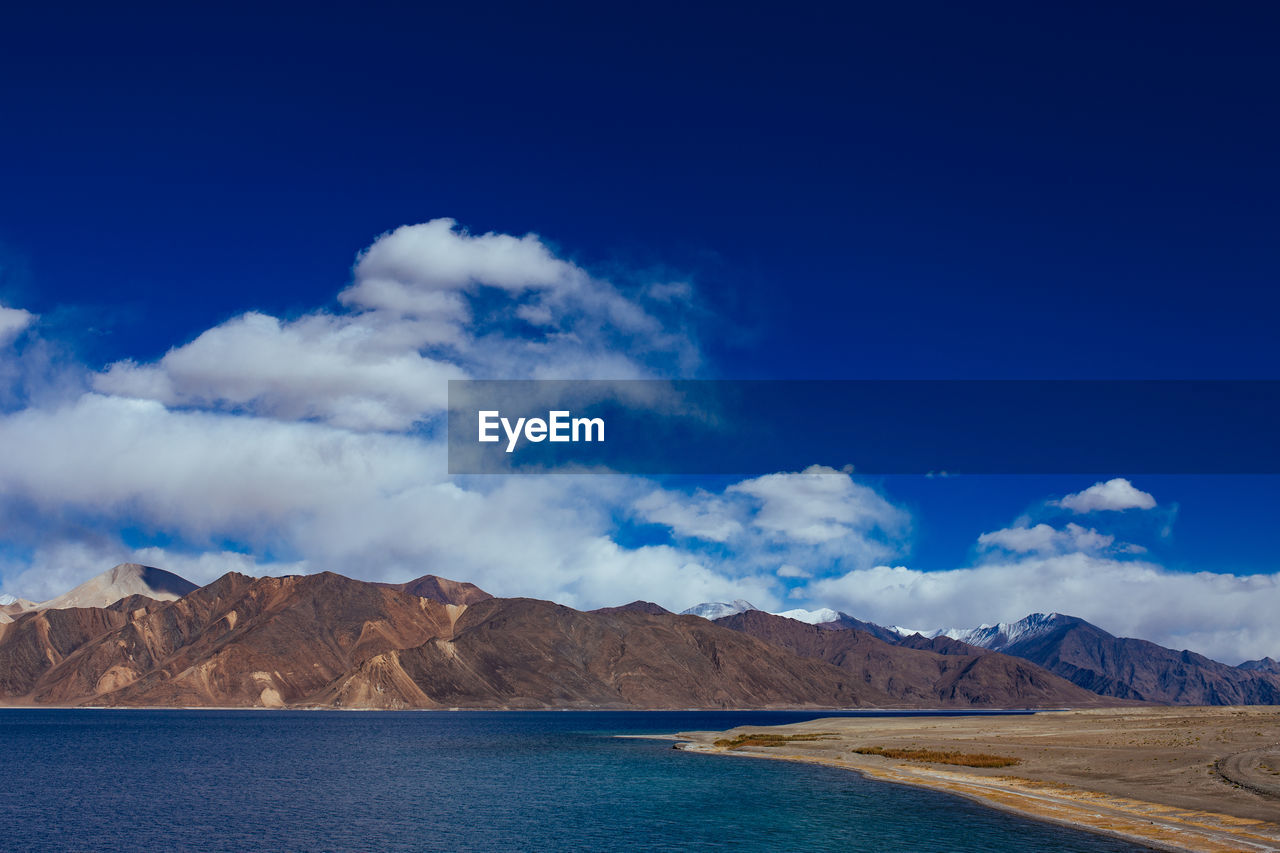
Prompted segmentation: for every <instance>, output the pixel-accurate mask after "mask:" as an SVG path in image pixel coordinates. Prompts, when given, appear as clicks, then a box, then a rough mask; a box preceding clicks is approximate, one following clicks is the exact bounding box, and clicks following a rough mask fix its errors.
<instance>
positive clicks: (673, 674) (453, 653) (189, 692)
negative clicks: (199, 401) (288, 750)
mask: <svg viewBox="0 0 1280 853" xmlns="http://www.w3.org/2000/svg"><path fill="white" fill-rule="evenodd" d="M0 629H2V633H0V672H3V673H4V678H3V680H2V681H0V690H2V691H3V693H4V695H5V696H6V697H7V698H8V699H9V700H10V701H23V702H35V703H57V704H86V703H87V704H101V705H160V706H174V705H182V706H186V705H204V706H275V705H291V706H330V707H334V706H336V707H352V706H355V707H374V708H406V707H412V708H434V707H471V708H502V707H513V708H551V707H580V708H592V707H612V708H628V707H635V708H661V707H703V708H717V707H771V706H820V707H850V706H864V705H877V706H883V705H888V704H894V700H893V699H892V697H890V696H888V695H886V694H884V693H881V692H880V691H878V690H876V689H875V688H873V687H870V686H868V685H865V684H861V683H856V682H855V681H854V680H852V679H850V678H849V676H848V674H847V673H846V672H844V671H842V670H840V669H838V668H836V667H834V666H831V665H830V664H827V663H825V662H823V661H819V660H809V659H802V658H799V657H796V656H795V655H792V654H789V653H788V652H786V651H784V650H782V649H779V648H776V647H773V646H769V645H768V644H766V643H764V642H762V641H760V640H757V639H755V638H753V637H749V636H746V635H744V634H741V633H739V632H735V631H731V630H728V629H726V628H723V627H720V626H716V625H713V624H711V623H709V622H707V621H706V620H703V619H699V618H696V617H680V616H673V615H670V614H665V615H650V614H647V613H638V612H619V613H609V614H593V613H581V612H579V611H576V610H572V609H570V608H567V607H561V606H559V605H556V604H552V603H550V602H545V601H534V600H530V599H493V598H490V599H486V600H482V601H480V602H478V603H476V604H472V605H454V604H442V603H440V602H437V601H433V600H430V599H426V598H422V597H420V596H417V595H413V594H410V593H407V592H403V591H401V590H399V589H394V588H391V587H386V586H380V585H377V584H372V583H364V582H361V581H354V580H351V579H349V578H345V577H342V576H340V575H335V574H331V573H324V574H319V575H306V576H294V577H285V578H270V577H269V578H257V579H255V578H249V577H246V576H244V575H238V574H229V575H225V576H223V577H222V578H220V579H218V580H217V581H215V582H214V583H212V584H210V585H208V586H206V587H203V588H200V589H198V590H196V591H195V592H192V593H190V594H188V595H186V596H185V597H183V598H182V599H179V600H177V601H174V602H156V601H153V600H148V599H142V598H134V599H130V600H125V601H121V602H118V603H117V604H114V605H112V606H111V607H108V608H75V609H70V610H60V611H42V612H36V613H28V614H23V615H22V616H20V617H19V618H18V619H17V620H16V621H14V622H13V623H9V624H6V625H3V626H0Z"/></svg>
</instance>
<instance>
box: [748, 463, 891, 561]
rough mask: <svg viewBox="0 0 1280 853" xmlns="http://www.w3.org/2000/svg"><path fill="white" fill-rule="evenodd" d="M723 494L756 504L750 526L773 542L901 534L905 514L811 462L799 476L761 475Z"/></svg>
mask: <svg viewBox="0 0 1280 853" xmlns="http://www.w3.org/2000/svg"><path fill="white" fill-rule="evenodd" d="M726 494H739V495H748V496H750V497H752V498H754V499H755V500H756V501H757V502H758V503H759V511H758V512H757V513H756V515H755V517H754V518H753V520H752V525H753V526H755V527H756V528H758V529H760V530H762V531H764V532H766V533H768V534H769V535H770V536H772V537H774V538H775V539H778V540H784V541H785V540H790V541H795V542H802V543H810V544H814V543H823V542H829V541H832V540H836V539H841V538H844V537H847V536H850V535H855V534H866V533H869V532H871V531H873V530H881V531H884V532H886V533H888V534H890V535H892V536H894V537H899V536H902V535H904V534H905V532H906V530H907V528H908V522H909V517H908V516H907V514H906V513H905V512H903V511H902V510H900V509H898V508H897V507H895V506H894V505H893V504H891V503H889V502H888V501H886V500H885V499H884V498H882V497H881V496H880V495H879V494H877V493H876V491H875V490H874V489H872V488H869V487H867V486H863V485H861V484H859V483H855V482H854V481H853V478H852V477H850V476H849V475H848V474H846V473H844V472H841V471H836V470H835V469H834V468H826V467H823V466H821V465H813V466H810V467H809V468H806V469H805V470H804V471H803V472H802V473H800V474H766V475H765V476H763V477H756V478H755V479H752V480H744V481H742V482H741V483H735V484H734V485H732V486H730V487H729V488H728V489H727V490H726Z"/></svg>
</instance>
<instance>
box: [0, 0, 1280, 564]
mask: <svg viewBox="0 0 1280 853" xmlns="http://www.w3.org/2000/svg"><path fill="white" fill-rule="evenodd" d="M1277 24H1280V8H1278V7H1276V6H1274V5H1272V4H1264V3H1242V4H1233V5H1230V6H1222V5H1216V6H1210V5H1206V4H1189V3H1188V4H1181V3H1158V4H1157V3H1149V4H1116V3H1106V4H1102V3H1097V4H1093V3H1079V4H1069V5H1062V6H1060V7H1047V6H1046V5H1045V4H1038V3H1004V4H1002V3H993V4H982V5H980V6H974V5H972V4H954V3H941V2H919V3H913V4H855V5H845V4H839V5H838V4H823V5H815V4H787V5H785V6H779V5H774V6H771V7H765V6H753V5H732V6H731V5H729V4H683V3H682V4H658V3H644V4H554V6H547V5H542V4H512V5H504V4H456V5H451V6H444V5H438V4H409V3H404V4H368V3H364V4H360V5H359V6H356V5H354V4H351V5H348V6H346V7H337V6H326V5H324V4H308V5H305V6H304V5H297V6H294V7H288V6H285V5H276V4H272V5H271V6H270V8H267V9H266V10H265V11H264V8H263V7H261V6H252V7H250V6H244V7H235V6H232V5H228V4H220V5H217V6H212V5H211V6H205V7H194V6H190V5H187V4H166V5H163V6H161V5H155V6H151V7H148V6H146V5H143V4H130V5H129V7H128V8H124V7H120V6H116V5H106V6H104V5H101V4H97V5H92V6H91V5H88V4H84V5H75V4H72V5H61V6H56V7H55V6H43V5H42V6H39V7H37V5H36V4H26V5H25V7H22V8H8V9H6V12H5V16H4V23H3V26H0V127H2V129H0V163H2V164H3V175H4V179H3V184H2V185H0V301H3V302H5V303H6V304H9V305H16V306H21V307H24V308H28V309H30V310H32V311H35V312H37V313H40V314H41V315H42V316H43V321H44V322H45V324H46V326H48V327H52V328H53V329H54V330H55V331H56V332H57V333H58V336H59V337H61V338H62V339H64V340H69V341H71V342H72V343H73V344H74V346H75V347H77V349H78V353H79V356H80V357H81V358H83V359H85V360H86V361H87V362H88V363H89V364H91V365H95V366H97V365H101V364H104V363H107V362H110V361H112V360H115V359H117V358H122V357H133V358H137V359H139V360H145V359H150V358H154V357H157V356H159V355H161V354H162V353H163V352H165V351H166V350H167V349H168V348H169V347H171V346H174V345H176V344H179V343H182V342H183V341H186V340H189V339H190V338H192V337H194V336H195V335H196V334H198V333H199V332H201V331H203V330H204V329H207V328H209V327H210V326H211V325H213V324H215V323H217V322H219V321H221V320H224V319H226V318H228V317H231V316H234V315H236V314H239V313H241V312H243V311H245V310H247V309H250V308H257V309H261V310H265V311H269V312H272V313H275V314H284V315H289V314H298V313H302V312H304V311H307V310H310V309H312V308H314V307H316V306H318V305H324V304H329V303H331V302H332V300H333V298H334V296H335V295H336V293H337V292H338V290H340V289H341V288H342V287H343V286H344V285H345V284H346V282H347V279H348V274H349V268H350V265H351V263H352V261H353V259H354V255H355V253H356V252H357V251H358V250H359V249H361V248H362V247H365V246H367V245H368V244H369V243H370V242H371V241H372V239H373V238H374V237H375V236H376V235H378V234H379V233H382V232H384V231H386V230H389V229H391V228H394V227H396V226H398V225H402V224H405V223H412V222H422V221H426V220H428V219H431V218H434V217H439V216H451V217H454V218H456V219H457V220H458V221H459V222H461V223H462V224H463V225H465V226H467V227H469V228H470V229H471V230H473V231H475V232H481V231H487V230H497V231H504V232H510V233H516V234H523V233H525V232H527V231H536V232H538V233H539V234H541V235H543V237H544V238H545V239H546V240H548V241H550V242H551V243H552V244H554V245H555V246H557V247H558V248H559V249H560V250H561V251H562V252H563V253H565V254H566V255H567V256H569V257H571V258H573V259H574V260H576V261H578V262H580V263H582V264H583V265H585V266H587V267H588V268H589V269H591V270H592V271H593V272H597V273H601V274H605V275H610V274H614V275H619V276H622V275H625V273H623V272H621V271H640V272H642V273H656V274H660V275H670V276H676V277H686V276H687V277H689V278H690V279H691V280H692V281H693V282H694V283H695V285H696V287H697V289H698V292H699V294H700V296H699V298H700V301H701V307H702V309H703V311H704V316H703V317H701V318H700V319H699V322H698V328H699V329H701V333H702V336H703V339H702V344H703V348H704V351H705V352H706V353H707V354H708V364H707V367H706V370H705V372H704V375H705V376H709V377H726V378H777V379H820V378H1231V379H1244V378H1263V379H1276V378H1280V351H1278V349H1277V346H1276V343H1275V318H1276V316H1277V313H1278V312H1277V309H1280V293H1278V292H1277V287H1276V284H1277V281H1280V251H1278V242H1277V234H1280V228H1278V226H1280V158H1278V157H1277V156H1276V152H1277V151H1280V112H1278V111H1277V110H1276V109H1275V93H1276V88H1277V83H1278V82H1280V68H1278V63H1277V52H1276V49H1275V44H1276V40H1275V37H1276V32H1277ZM1033 426H1034V425H1032V424H1029V425H1028V428H1029V429H1030V428H1033ZM1112 473H1114V474H1117V475H1120V474H1124V473H1125V472H1112ZM991 482H992V485H991V486H990V487H989V488H990V489H991V491H989V492H988V495H989V500H988V501H987V502H986V503H985V504H983V503H982V501H976V502H975V499H974V497H973V496H972V495H969V496H966V497H963V498H959V499H955V500H952V499H950V498H947V499H937V498H926V497H920V498H919V500H920V501H922V502H923V503H924V504H929V503H930V502H936V504H937V505H936V506H935V507H934V508H933V509H932V510H930V514H929V516H928V518H929V520H928V521H924V522H922V524H924V525H925V526H926V527H929V526H930V525H931V526H932V527H931V528H930V529H928V530H925V531H924V532H923V533H922V536H924V538H923V539H922V540H921V543H920V545H919V546H918V547H921V548H927V547H928V543H930V542H934V541H935V540H937V541H940V542H945V543H946V545H945V547H943V546H939V550H938V552H937V553H936V554H932V553H931V554H929V555H927V556H928V559H925V560H924V562H925V563H926V564H927V565H928V567H930V568H934V567H938V568H941V567H944V566H946V565H955V563H956V560H957V559H959V556H958V555H957V553H956V549H957V548H958V547H962V546H961V543H965V542H968V543H971V542H972V541H973V536H974V535H975V532H976V531H977V530H982V529H993V528H995V527H997V526H1000V525H1002V524H1005V523H1007V522H1008V520H1009V518H1008V516H1007V514H1005V513H1004V512H1003V508H1002V507H1003V504H1008V505H1010V506H1025V505H1026V504H1027V503H1029V502H1031V501H1034V500H1037V499H1038V498H1037V497H1036V496H1037V495H1039V496H1043V495H1044V494H1051V493H1065V492H1067V491H1071V490H1078V489H1079V488H1083V487H1084V486H1086V485H1088V483H1087V482H1075V481H1073V482H1072V483H1070V484H1066V483H1063V484H1056V485H1055V484H1047V485H1054V488H1047V485H1046V484H1031V483H1027V482H1025V481H1016V478H1015V479H1014V480H1008V481H1001V482H1009V483H1014V482H1020V483H1021V484H1020V485H1014V486H1001V485H998V484H996V483H995V481H994V480H992V481H991ZM1167 482H1168V483H1170V484H1171V486H1172V485H1176V484H1175V483H1174V481H1173V480H1169V481H1167ZM1204 482H1206V483H1208V481H1204ZM913 483H914V484H913V485H906V484H902V483H899V484H894V483H889V484H888V489H889V495H890V497H891V498H892V497H895V496H897V497H902V499H904V500H907V501H908V502H910V501H913V500H916V499H917V498H916V493H917V492H920V493H923V492H925V491H928V490H930V489H935V491H933V492H929V494H938V493H939V492H937V491H936V489H942V488H943V487H941V486H936V485H930V484H928V483H915V482H914V481H913ZM1233 484H1234V485H1233ZM1137 485H1138V486H1140V487H1146V486H1144V484H1143V483H1141V482H1139V483H1137ZM1177 485H1179V489H1180V491H1181V492H1182V495H1181V497H1182V500H1183V509H1182V512H1181V515H1180V517H1179V520H1178V525H1179V526H1178V527H1177V528H1176V529H1177V530H1179V531H1183V530H1189V531H1195V532H1193V533H1185V534H1180V535H1183V536H1184V544H1185V546H1186V549H1187V550H1185V551H1184V552H1182V553H1183V554H1184V555H1186V554H1191V555H1199V554H1201V553H1204V554H1209V553H1210V552H1211V551H1214V550H1215V549H1216V553H1217V555H1218V562H1217V564H1216V565H1218V566H1220V567H1222V568H1233V567H1236V568H1238V566H1234V565H1233V564H1232V560H1237V561H1243V562H1245V563H1247V564H1248V565H1251V566H1253V567H1254V568H1256V569H1261V568H1264V567H1267V566H1269V567H1271V568H1274V560H1272V559H1271V557H1270V555H1271V554H1272V553H1273V549H1272V548H1271V543H1270V542H1269V541H1268V537H1266V536H1263V535H1261V534H1262V532H1263V531H1261V530H1258V529H1257V528H1256V527H1255V526H1253V525H1252V523H1251V522H1252V521H1259V522H1261V521H1262V519H1254V518H1253V516H1252V515H1251V513H1252V512H1253V511H1254V510H1253V508H1256V507H1259V506H1262V507H1269V509H1268V512H1273V511H1274V509H1275V507H1276V497H1275V488H1274V484H1273V481H1272V480H1271V479H1270V478H1261V479H1252V480H1249V481H1248V483H1245V480H1244V479H1232V478H1219V479H1217V480H1214V481H1213V482H1212V483H1209V484H1208V485H1206V486H1205V491H1204V492H1201V493H1198V494H1193V493H1194V492H1196V489H1195V487H1194V486H1193V484H1191V483H1189V482H1188V481H1185V480H1182V481H1178V484H1177ZM945 488H946V489H947V490H952V489H957V490H963V488H964V487H961V486H946V487H945ZM1150 488H1151V490H1152V491H1154V492H1156V496H1157V498H1159V499H1161V501H1162V503H1163V502H1164V501H1166V500H1168V499H1170V498H1173V499H1175V500H1176V499H1177V498H1178V497H1179V495H1177V494H1174V495H1169V496H1168V497H1166V495H1165V494H1162V493H1160V492H1159V491H1158V489H1156V488H1155V487H1150ZM904 489H905V490H906V492H907V493H908V494H906V495H905V496H904V495H903V490H904ZM1234 489H1243V497H1242V496H1241V494H1242V493H1239V492H1233V490H1234ZM1233 494H1235V495H1236V499H1237V501H1238V502H1237V504H1235V505H1233V504H1232V495H1233ZM1204 495H1208V496H1209V497H1207V498H1204V499H1203V500H1202V501H1201V502H1200V504H1199V506H1200V512H1201V513H1202V514H1201V515H1199V516H1197V515H1196V513H1194V512H1192V511H1191V509H1190V507H1191V505H1190V504H1188V503H1187V501H1191V502H1193V503H1194V502H1195V501H1196V500H1197V499H1198V498H1199V497H1203V496H1204ZM1215 496H1216V497H1215ZM1240 502H1243V506H1241V505H1240ZM962 504H963V506H962ZM997 505H999V506H1000V507H1001V509H1000V510H999V511H998V512H997ZM977 506H985V508H986V509H985V511H986V512H987V513H988V514H989V515H990V516H992V517H991V518H990V520H989V521H985V522H982V521H979V519H977V518H975V517H973V516H974V515H975V513H976V512H977V510H976V509H974V507H977ZM948 507H951V508H952V509H953V510H954V512H949V510H948ZM995 516H998V517H995ZM1197 518H1199V519H1200V520H1199V521H1196V520H1195V519H1197ZM1205 519H1210V520H1211V521H1210V522H1206V521H1205ZM1183 525H1186V526H1187V527H1185V528H1184V527H1183ZM1212 530H1217V532H1218V535H1217V536H1213V535H1212ZM1232 530H1238V531H1246V530H1247V531H1253V532H1252V533H1251V534H1250V535H1245V536H1242V537H1240V538H1237V539H1236V540H1235V542H1236V550H1235V551H1234V552H1233V554H1234V555H1235V556H1230V557H1227V556H1223V554H1222V551H1221V548H1220V546H1221V542H1222V536H1223V535H1229V533H1230V531H1232ZM939 531H944V532H943V533H940V532H939ZM946 531H949V532H946ZM1224 531H1226V534H1224ZM1197 535H1199V536H1202V537H1203V538H1200V539H1197V538H1196V536H1197ZM930 537H934V538H930ZM938 537H940V538H938ZM1196 543H1199V544H1198V545H1197V544H1196ZM1239 555H1243V557H1241V556H1239ZM935 563H936V565H934V564H935Z"/></svg>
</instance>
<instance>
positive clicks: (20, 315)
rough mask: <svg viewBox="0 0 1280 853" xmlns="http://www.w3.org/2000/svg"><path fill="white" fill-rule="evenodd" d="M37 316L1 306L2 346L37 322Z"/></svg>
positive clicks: (0, 335) (0, 332)
mask: <svg viewBox="0 0 1280 853" xmlns="http://www.w3.org/2000/svg"><path fill="white" fill-rule="evenodd" d="M35 319H36V315H34V314H32V313H31V312H30V311H24V310H23V309H21V308H6V307H5V306H3V305H0V346H4V345H6V344H8V343H9V342H10V341H12V340H13V339H14V338H16V337H17V336H18V335H20V334H21V333H22V332H23V330H24V329H26V328H27V327H28V326H30V325H31V324H32V323H33V322H35Z"/></svg>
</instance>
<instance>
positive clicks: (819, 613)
mask: <svg viewBox="0 0 1280 853" xmlns="http://www.w3.org/2000/svg"><path fill="white" fill-rule="evenodd" d="M773 615H774V616H781V617H783V618H784V619H795V620H796V621H797V622H807V623H808V624H810V625H825V624H826V623H828V622H835V621H836V620H838V619H839V618H840V614H839V613H837V612H836V611H834V610H832V609H831V608H830V607H820V608H818V609H817V610H803V609H797V610H784V611H782V612H781V613H775V614H773Z"/></svg>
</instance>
